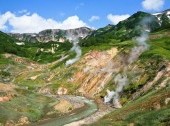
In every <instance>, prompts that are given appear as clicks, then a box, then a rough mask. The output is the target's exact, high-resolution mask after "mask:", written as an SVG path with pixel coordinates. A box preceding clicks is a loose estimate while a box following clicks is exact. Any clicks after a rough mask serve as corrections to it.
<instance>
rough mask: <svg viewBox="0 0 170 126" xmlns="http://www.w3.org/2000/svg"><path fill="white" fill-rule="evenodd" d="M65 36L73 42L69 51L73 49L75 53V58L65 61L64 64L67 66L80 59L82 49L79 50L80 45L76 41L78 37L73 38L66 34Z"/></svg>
mask: <svg viewBox="0 0 170 126" xmlns="http://www.w3.org/2000/svg"><path fill="white" fill-rule="evenodd" d="M67 38H68V39H69V40H70V41H71V43H72V44H73V47H72V48H71V50H70V51H75V53H76V57H75V58H73V59H69V60H68V61H66V66H69V65H72V64H73V63H75V62H77V61H78V60H79V59H80V57H81V54H82V51H81V48H80V46H79V45H78V42H79V40H78V38H75V37H74V36H68V37H67Z"/></svg>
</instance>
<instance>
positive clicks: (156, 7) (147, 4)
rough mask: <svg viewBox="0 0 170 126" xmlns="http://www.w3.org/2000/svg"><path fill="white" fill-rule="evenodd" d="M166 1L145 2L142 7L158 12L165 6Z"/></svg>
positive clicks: (147, 0)
mask: <svg viewBox="0 0 170 126" xmlns="http://www.w3.org/2000/svg"><path fill="white" fill-rule="evenodd" d="M164 2H165V1H164V0H144V1H143V2H142V6H143V8H144V9H146V10H153V11H158V10H160V9H161V8H162V7H163V5H164Z"/></svg>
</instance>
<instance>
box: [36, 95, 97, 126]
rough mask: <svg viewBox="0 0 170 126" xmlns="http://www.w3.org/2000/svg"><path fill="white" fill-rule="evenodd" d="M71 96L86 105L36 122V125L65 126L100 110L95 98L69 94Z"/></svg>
mask: <svg viewBox="0 0 170 126" xmlns="http://www.w3.org/2000/svg"><path fill="white" fill-rule="evenodd" d="M69 98H70V99H73V100H74V101H77V102H82V103H84V104H85V106H84V107H82V108H79V109H76V110H74V111H73V112H71V113H69V114H66V115H63V116H61V117H58V118H53V119H49V120H45V121H41V122H39V123H38V124H36V126H63V125H65V124H68V123H71V122H74V121H78V120H81V119H83V118H85V117H87V116H90V115H91V114H93V113H94V112H96V111H97V110H98V108H97V105H96V103H95V102H94V101H93V100H89V99H87V98H85V97H80V96H69Z"/></svg>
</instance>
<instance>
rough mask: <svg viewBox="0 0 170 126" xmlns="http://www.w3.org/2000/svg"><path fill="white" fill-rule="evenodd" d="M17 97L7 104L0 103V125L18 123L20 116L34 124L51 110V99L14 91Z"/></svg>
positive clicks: (23, 91) (31, 93)
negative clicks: (10, 122)
mask: <svg viewBox="0 0 170 126" xmlns="http://www.w3.org/2000/svg"><path fill="white" fill-rule="evenodd" d="M16 91H17V96H15V97H14V99H12V100H11V101H9V102H4V103H0V123H5V122H6V121H7V120H14V121H18V119H19V118H20V117H21V116H24V117H28V119H29V121H31V122H35V121H38V120H39V119H41V118H42V117H44V116H46V114H47V112H49V111H51V110H52V106H51V105H50V104H51V103H56V100H55V99H53V98H49V97H45V96H41V95H38V94H35V93H33V92H29V91H27V90H22V89H16Z"/></svg>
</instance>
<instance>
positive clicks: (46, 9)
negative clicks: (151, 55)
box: [0, 0, 170, 32]
mask: <svg viewBox="0 0 170 126" xmlns="http://www.w3.org/2000/svg"><path fill="white" fill-rule="evenodd" d="M144 1H145V2H146V3H145V5H144V4H142V2H144ZM152 1H155V2H154V3H153V2H152ZM162 2H163V3H162ZM169 8H170V1H169V0H0V30H2V31H6V32H11V31H13V32H20V31H21V30H22V31H23V32H24V31H25V30H24V29H23V28H25V29H26V28H27V29H29V30H26V31H25V32H29V31H30V32H34V30H30V29H33V26H32V27H30V28H29V27H28V26H25V25H24V24H23V23H24V22H21V23H20V24H21V27H22V26H23V28H22V29H20V28H19V27H20V26H18V25H19V24H17V22H20V21H21V20H22V21H24V20H28V18H29V16H32V15H33V14H37V15H34V16H35V17H34V16H32V17H34V18H35V19H34V20H33V21H34V22H27V25H29V23H30V25H32V24H34V23H35V22H36V18H38V20H39V21H42V22H43V20H46V21H47V20H48V19H52V20H53V21H49V22H48V21H47V22H48V23H46V22H45V21H44V23H45V25H48V24H53V23H54V24H53V25H51V26H50V27H49V28H53V27H54V28H63V29H67V27H68V28H72V27H69V26H71V25H75V24H78V25H77V27H78V26H81V25H82V26H89V27H93V28H100V27H103V26H106V25H107V24H109V23H110V24H116V23H117V22H118V21H119V20H122V19H124V18H127V17H128V16H129V15H132V14H133V13H135V12H137V11H146V12H150V13H155V12H159V11H162V10H165V9H169ZM7 12H10V14H9V13H7ZM9 15H10V16H9ZM24 15H25V16H27V18H24V17H23V16H24ZM109 15H110V16H109ZM3 16H4V17H3ZM5 16H6V17H7V18H8V19H6V18H5ZM120 16H121V17H120ZM2 17H3V18H2ZM11 17H13V18H11ZM16 17H18V18H16ZM19 17H22V19H21V18H19ZM69 17H71V18H70V19H69V20H68V21H67V19H68V18H69ZM1 18H2V19H3V20H5V21H3V20H2V19H1ZM40 18H42V19H40ZM90 18H91V19H90ZM29 19H30V20H31V18H29ZM54 21H56V22H57V23H59V24H57V23H56V22H54ZM64 21H65V22H66V23H65V24H64V26H63V23H64ZM74 21H75V23H74ZM37 22H38V21H37ZM68 22H73V24H71V23H68ZM25 24H26V23H25ZM37 25H38V24H35V25H34V27H36V26H37ZM41 25H43V23H42V24H41ZM55 26H56V27H55ZM37 27H39V30H42V29H45V28H48V27H45V26H44V27H42V28H40V27H41V26H37ZM73 28H74V27H73ZM22 31H21V32H22ZM35 32H38V30H37V31H35Z"/></svg>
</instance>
